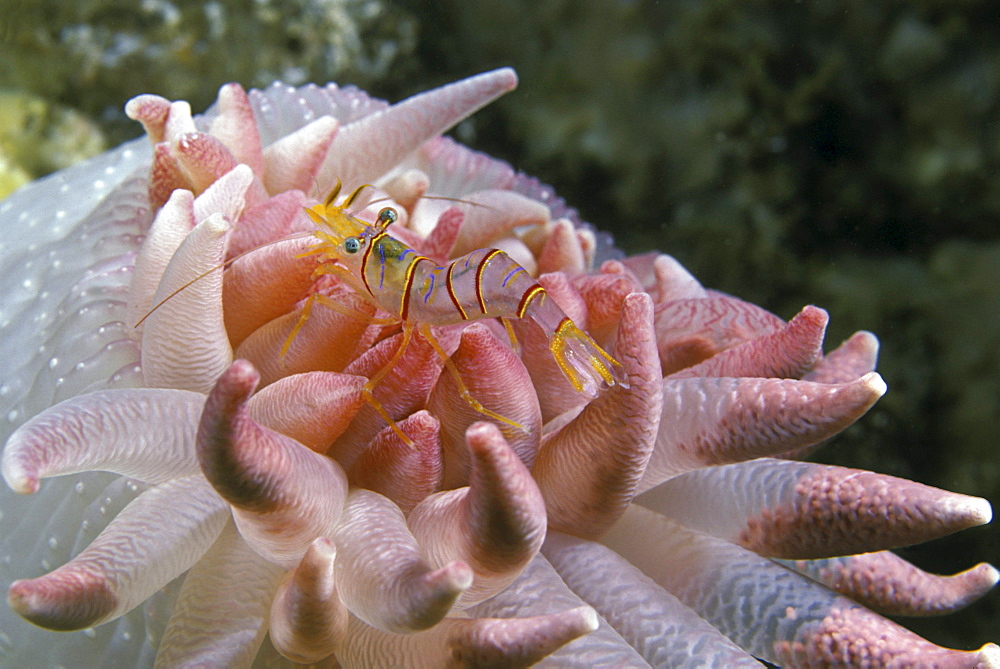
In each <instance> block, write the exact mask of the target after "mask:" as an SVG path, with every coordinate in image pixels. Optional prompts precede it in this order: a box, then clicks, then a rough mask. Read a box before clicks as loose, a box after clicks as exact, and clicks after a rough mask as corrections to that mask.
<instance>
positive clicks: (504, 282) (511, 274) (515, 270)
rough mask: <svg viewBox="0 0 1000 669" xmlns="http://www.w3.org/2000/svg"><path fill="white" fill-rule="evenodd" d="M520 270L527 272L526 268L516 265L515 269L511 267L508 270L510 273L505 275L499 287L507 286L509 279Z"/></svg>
mask: <svg viewBox="0 0 1000 669" xmlns="http://www.w3.org/2000/svg"><path fill="white" fill-rule="evenodd" d="M521 272H524V273H525V274H527V273H528V270H526V269H524V268H523V267H518V268H517V269H512V270H511V271H510V273H509V274H508V275H507V277H506V278H505V279H504V280H503V282H502V283H501V284H500V287H501V288H506V287H507V282H508V281H510V280H511V279H513V278H514V277H515V276H517V275H518V274H519V273H521Z"/></svg>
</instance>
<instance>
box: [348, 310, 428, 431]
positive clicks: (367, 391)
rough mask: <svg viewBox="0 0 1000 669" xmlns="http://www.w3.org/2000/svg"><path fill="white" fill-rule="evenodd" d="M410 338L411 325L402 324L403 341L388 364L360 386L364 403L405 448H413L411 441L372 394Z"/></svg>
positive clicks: (403, 350) (411, 335) (394, 364)
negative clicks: (388, 426)
mask: <svg viewBox="0 0 1000 669" xmlns="http://www.w3.org/2000/svg"><path fill="white" fill-rule="evenodd" d="M412 337H413V325H412V324H410V323H406V322H404V323H403V341H402V342H400V344H399V348H398V349H396V352H395V353H393V354H392V357H391V358H389V362H387V363H385V364H384V365H382V369H380V370H378V372H376V373H375V375H374V376H372V377H371V378H369V379H368V383H366V384H365V385H364V386H362V388H361V393H362V395H363V396H364V398H365V401H366V402H368V404H369V405H371V407H372V408H373V409H375V411H377V412H378V415H379V416H381V417H382V420H384V421H385V422H386V423H387V424H388V425H390V426H391V427H392V429H393V431H395V433H396V434H397V435H399V438H400V439H402V440H403V443H404V444H406V445H407V446H410V447H415V445H414V443H413V440H412V439H410V437H409V436H407V434H406V433H405V432H403V430H402V429H401V428H400V427H399V425H397V424H396V421H395V420H393V419H392V416H390V415H389V412H388V411H386V410H385V407H384V406H382V403H381V402H379V401H378V400H377V399H375V394H374V392H373V391H374V390H375V386H377V385H378V384H379V382H381V381H382V379H384V378H385V377H386V375H387V374H388V373H389V372H391V371H392V369H393V367H395V366H396V363H398V362H399V359H400V358H402V357H403V353H405V352H406V347H407V346H409V345H410V339H411V338H412Z"/></svg>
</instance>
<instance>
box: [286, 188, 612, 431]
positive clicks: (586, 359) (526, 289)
mask: <svg viewBox="0 0 1000 669" xmlns="http://www.w3.org/2000/svg"><path fill="white" fill-rule="evenodd" d="M363 188H365V186H362V187H360V188H358V189H357V190H355V191H354V192H353V193H351V195H350V196H348V197H347V199H346V200H345V201H344V203H343V204H342V205H340V206H336V205H334V204H333V202H334V200H335V199H336V197H337V195H338V194H339V192H340V184H339V183H338V184H337V186H336V187H335V188H334V190H333V191H332V192H331V193H330V195H329V196H328V197H327V198H326V201H325V202H323V203H320V204H316V205H314V206H312V207H310V208H308V209H306V213H307V214H308V215H309V217H310V218H311V219H312V220H313V221H314V222H315V223H316V225H317V230H316V232H315V233H314V235H315V237H316V238H317V239H318V240H319V244H317V245H316V247H314V249H313V252H314V253H317V254H321V255H322V256H323V258H324V262H323V263H322V264H321V265H320V267H319V268H318V270H317V272H318V273H321V274H329V273H332V274H336V275H338V276H340V277H342V278H343V279H345V280H346V281H347V282H348V283H350V284H351V285H352V286H354V288H355V289H356V290H357V291H358V292H359V293H360V294H361V295H363V296H364V297H365V298H367V299H369V300H371V301H372V302H373V303H374V304H376V305H377V306H378V307H380V308H381V309H383V310H385V311H386V312H388V313H390V314H392V315H394V316H395V317H396V318H398V319H399V320H400V322H401V323H402V325H403V344H402V345H401V346H400V348H399V351H397V354H396V355H395V356H394V357H393V359H392V360H391V361H390V362H389V363H388V364H387V365H386V366H385V368H383V369H382V370H381V371H380V372H379V373H378V374H377V375H376V376H375V377H373V378H372V379H371V380H369V383H368V385H367V393H366V394H367V396H368V398H369V401H370V402H371V403H372V404H373V406H374V407H375V409H376V410H378V411H379V413H380V414H382V416H383V418H386V419H388V417H387V416H386V415H385V412H384V410H382V409H381V407H380V406H378V405H377V402H375V401H374V398H372V397H371V394H370V391H371V388H373V387H374V385H375V384H377V383H378V381H379V380H381V379H382V378H384V376H385V374H387V373H388V372H389V370H391V367H392V365H394V364H395V362H396V361H397V360H398V358H399V357H400V356H401V355H402V351H403V349H404V348H405V346H406V344H407V343H408V342H409V339H410V337H411V336H412V332H413V330H414V329H419V331H420V333H421V335H423V336H424V337H425V338H426V339H427V340H428V341H429V342H430V343H431V345H432V346H433V347H434V348H435V350H437V351H438V353H439V354H440V355H441V356H442V358H443V359H444V360H445V365H446V366H447V367H448V369H449V371H451V373H452V374H454V375H455V377H456V381H458V385H459V388H460V389H461V391H462V394H463V397H464V398H465V399H466V401H468V402H469V404H470V405H471V406H472V407H473V408H474V409H476V410H477V411H479V412H480V413H483V414H484V415H486V416H489V417H491V418H494V419H497V420H500V421H502V422H505V423H507V424H509V425H513V426H515V427H520V426H519V425H517V424H516V423H514V422H513V421H510V420H508V419H506V418H504V417H503V416H499V415H497V414H495V413H493V412H491V411H489V410H488V409H485V408H484V407H482V405H480V404H479V402H477V401H476V400H475V399H474V398H473V397H472V396H471V395H470V394H468V391H467V390H465V386H464V384H463V383H462V382H461V378H460V377H459V376H458V372H457V369H455V368H454V366H453V365H451V364H450V361H449V360H448V358H447V354H446V353H445V352H444V350H443V349H442V348H441V347H440V346H439V345H438V344H437V343H436V341H434V337H433V334H432V333H431V329H430V327H431V326H440V325H451V324H455V323H460V322H462V321H469V320H478V319H483V318H499V319H502V320H503V319H510V318H527V319H530V320H532V321H534V322H535V323H537V324H538V325H539V326H540V327H541V328H542V331H543V332H545V334H546V336H547V338H548V342H549V350H550V351H551V352H552V355H553V357H554V358H555V361H556V363H557V364H558V365H559V368H560V369H561V370H562V372H563V374H564V375H565V376H566V378H567V379H568V380H569V382H570V383H571V384H572V385H573V387H574V388H575V389H576V390H577V391H578V392H585V393H588V394H591V393H594V392H596V391H597V390H598V389H599V388H600V387H601V385H602V384H603V385H607V386H614V385H622V386H627V381H626V378H625V374H624V371H623V369H622V366H621V364H620V363H619V362H618V361H617V360H615V359H614V358H613V357H612V356H611V355H609V354H608V353H607V352H606V351H604V349H602V348H601V347H600V346H599V345H598V344H597V343H596V342H595V341H594V340H593V339H592V338H591V337H590V335H588V334H587V333H586V332H584V331H583V330H581V329H580V328H578V327H577V326H576V325H575V324H574V323H573V321H572V320H571V319H570V318H569V317H568V316H567V315H566V314H565V313H564V312H563V311H562V309H560V308H559V307H558V306H557V305H556V303H555V302H554V301H553V300H552V299H551V298H550V297H549V296H548V294H547V293H546V292H545V289H544V288H543V287H542V286H541V285H540V284H539V283H538V282H537V281H536V280H535V279H534V277H532V276H531V275H530V274H529V273H528V271H527V270H526V269H525V268H524V267H522V266H521V265H519V264H518V263H516V262H514V260H512V259H511V258H510V256H508V255H507V254H506V253H505V252H503V251H501V250H499V249H478V250H476V251H473V252H471V253H468V254H466V255H464V256H462V257H461V258H458V259H456V260H453V261H452V262H450V263H449V264H447V265H441V264H438V262H436V261H435V260H432V259H430V258H427V257H424V256H421V255H419V254H418V253H417V252H416V251H415V250H414V249H412V248H410V247H409V246H407V245H406V244H404V243H403V242H401V241H399V240H397V239H395V238H393V237H391V236H390V235H389V234H388V232H387V228H388V227H389V226H390V225H391V224H392V223H394V222H395V221H396V219H397V214H396V211H395V210H394V209H392V208H391V207H386V208H384V209H382V210H381V211H380V212H379V214H378V217H377V218H376V220H375V222H374V223H373V224H369V223H366V222H365V221H362V220H361V219H359V218H357V217H355V216H352V215H351V214H348V213H347V212H346V209H347V208H348V207H349V206H350V205H351V204H352V203H353V202H354V201H355V200H356V199H357V197H358V194H359V193H360V191H361V190H362V189H363ZM307 312H308V310H306V312H304V313H303V318H305V317H306V313H307ZM300 326H301V321H300V323H299V324H298V325H296V327H295V329H293V331H292V334H291V335H290V336H289V340H288V341H287V342H286V348H287V345H289V344H291V342H292V339H294V336H295V334H296V333H297V332H298V329H299V328H300ZM388 422H389V423H390V424H392V425H393V427H395V424H394V422H393V421H391V419H388ZM396 429H397V431H398V428H396ZM401 436H403V437H404V439H407V438H406V437H405V435H401Z"/></svg>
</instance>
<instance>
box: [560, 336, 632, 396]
mask: <svg viewBox="0 0 1000 669" xmlns="http://www.w3.org/2000/svg"><path fill="white" fill-rule="evenodd" d="M549 350H550V351H552V357H553V358H555V361H556V364H558V365H559V369H561V370H562V373H563V374H564V375H565V376H566V378H567V379H569V382H570V383H571V384H573V388H574V389H575V390H576V391H577V392H579V393H584V394H586V395H594V394H596V393H597V391H598V389H599V388H600V386H601V384H602V383H603V384H605V385H607V386H608V387H611V386H621V387H622V388H628V387H629V385H628V377H627V376H626V375H625V369H624V367H622V364H621V363H620V362H618V361H617V360H615V359H614V358H613V357H611V355H610V354H608V352H607V351H605V350H604V349H603V348H601V347H600V346H598V344H597V342H595V341H594V340H593V339H592V338H591V337H590V335H589V334H587V333H586V332H584V331H583V330H581V329H580V328H578V327H577V326H576V324H575V323H574V322H573V321H572V320H570V319H569V318H568V317H567V318H563V320H562V322H561V323H560V324H559V327H557V328H556V329H555V330H554V331H553V332H552V334H551V335H550V336H549Z"/></svg>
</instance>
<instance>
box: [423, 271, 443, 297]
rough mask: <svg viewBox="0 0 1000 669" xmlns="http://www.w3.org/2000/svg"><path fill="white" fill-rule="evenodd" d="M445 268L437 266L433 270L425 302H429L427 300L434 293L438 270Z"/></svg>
mask: <svg viewBox="0 0 1000 669" xmlns="http://www.w3.org/2000/svg"><path fill="white" fill-rule="evenodd" d="M443 269H444V267H435V268H434V269H433V270H431V275H430V277H429V280H428V283H429V284H430V285H428V286H427V294H426V295H424V304H427V301H428V300H430V299H431V295H432V294H433V293H434V280H435V279H437V275H438V272H440V271H441V270H443Z"/></svg>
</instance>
